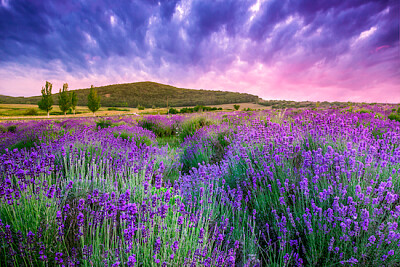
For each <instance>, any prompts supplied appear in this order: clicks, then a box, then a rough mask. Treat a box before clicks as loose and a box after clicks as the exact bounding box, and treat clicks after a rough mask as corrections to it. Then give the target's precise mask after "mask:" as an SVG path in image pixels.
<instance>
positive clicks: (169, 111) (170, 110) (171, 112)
mask: <svg viewBox="0 0 400 267" xmlns="http://www.w3.org/2000/svg"><path fill="white" fill-rule="evenodd" d="M178 113H179V111H178V110H177V109H176V108H170V109H169V110H168V114H178Z"/></svg>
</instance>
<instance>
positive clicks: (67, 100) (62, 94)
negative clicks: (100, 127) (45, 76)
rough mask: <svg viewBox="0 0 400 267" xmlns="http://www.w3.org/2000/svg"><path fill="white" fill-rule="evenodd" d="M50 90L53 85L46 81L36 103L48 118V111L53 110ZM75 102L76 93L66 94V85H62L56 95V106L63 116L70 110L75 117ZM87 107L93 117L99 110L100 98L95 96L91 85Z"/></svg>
mask: <svg viewBox="0 0 400 267" xmlns="http://www.w3.org/2000/svg"><path fill="white" fill-rule="evenodd" d="M52 88H53V85H52V84H51V83H50V82H48V81H46V85H45V86H44V87H42V91H41V92H42V98H41V99H40V101H39V103H38V106H39V108H40V109H41V110H44V111H45V112H47V117H49V116H50V110H52V109H53V96H52V94H51V90H52ZM77 102H78V97H77V95H76V92H75V91H72V92H68V83H64V84H63V88H62V90H61V88H60V91H59V94H58V105H59V107H60V110H61V111H62V112H63V113H64V115H66V114H67V111H68V110H70V109H72V111H73V112H74V115H75V113H76V104H77ZM87 106H88V108H89V110H90V111H91V112H93V115H95V112H96V111H97V110H99V108H100V96H99V95H98V94H97V89H95V88H94V87H93V85H91V86H90V92H89V95H88V98H87Z"/></svg>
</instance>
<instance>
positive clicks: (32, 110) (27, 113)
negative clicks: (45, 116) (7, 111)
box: [24, 108, 38, 116]
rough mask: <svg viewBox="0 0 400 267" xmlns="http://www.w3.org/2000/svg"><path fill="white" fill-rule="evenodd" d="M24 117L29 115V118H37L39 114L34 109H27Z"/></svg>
mask: <svg viewBox="0 0 400 267" xmlns="http://www.w3.org/2000/svg"><path fill="white" fill-rule="evenodd" d="M24 115H27V116H36V115H38V112H37V110H36V109H34V108H29V109H27V110H26V111H25V113H24Z"/></svg>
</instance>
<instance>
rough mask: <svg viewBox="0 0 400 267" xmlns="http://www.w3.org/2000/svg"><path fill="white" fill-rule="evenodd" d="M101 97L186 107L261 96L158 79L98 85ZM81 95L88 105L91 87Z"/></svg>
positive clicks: (125, 103) (10, 100)
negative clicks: (162, 82)
mask: <svg viewBox="0 0 400 267" xmlns="http://www.w3.org/2000/svg"><path fill="white" fill-rule="evenodd" d="M96 89H97V90H98V94H99V95H100V97H101V105H102V106H103V107H137V106H138V105H141V106H144V107H147V108H150V107H153V106H156V107H166V106H167V101H168V106H170V107H184V106H196V105H218V104H230V103H246V102H257V101H258V97H257V96H255V95H251V94H244V93H233V92H223V91H211V90H194V89H184V88H176V87H173V86H170V85H165V84H160V83H155V82H137V83H125V84H113V85H107V86H100V87H96ZM56 92H58V89H56V88H53V100H54V104H55V105H58V93H56ZM75 92H76V93H77V96H78V105H79V106H85V105H86V104H87V96H88V94H89V88H87V89H79V90H75ZM39 100H40V96H34V97H10V96H3V95H0V103H3V104H37V103H38V102H39Z"/></svg>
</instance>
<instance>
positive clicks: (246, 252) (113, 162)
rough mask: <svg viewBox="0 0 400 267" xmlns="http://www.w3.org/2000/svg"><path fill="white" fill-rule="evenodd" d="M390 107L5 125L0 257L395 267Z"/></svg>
mask: <svg viewBox="0 0 400 267" xmlns="http://www.w3.org/2000/svg"><path fill="white" fill-rule="evenodd" d="M386 113H387V111H385V109H384V107H382V106H375V107H373V108H372V109H371V110H370V112H369V113H361V114H360V113H353V112H347V111H344V110H323V111H304V112H298V111H290V110H289V111H287V112H286V113H283V112H280V113H277V112H275V113H274V112H273V111H263V112H235V113H207V115H203V114H198V115H188V116H182V115H174V116H145V117H121V118H108V119H107V118H106V119H101V120H96V119H68V120H61V121H39V122H34V121H30V122H7V123H3V127H2V129H10V130H9V131H3V133H0V153H1V154H0V198H1V202H0V220H1V221H0V265H1V266H341V265H345V266H353V265H366V266H372V265H377V266H397V265H399V264H400V253H399V251H400V232H399V227H398V224H399V223H400V198H399V193H400V177H399V174H400V123H399V122H395V121H391V120H387V119H385V115H387V114H386ZM382 114H383V115H382ZM11 126H12V127H11Z"/></svg>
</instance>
